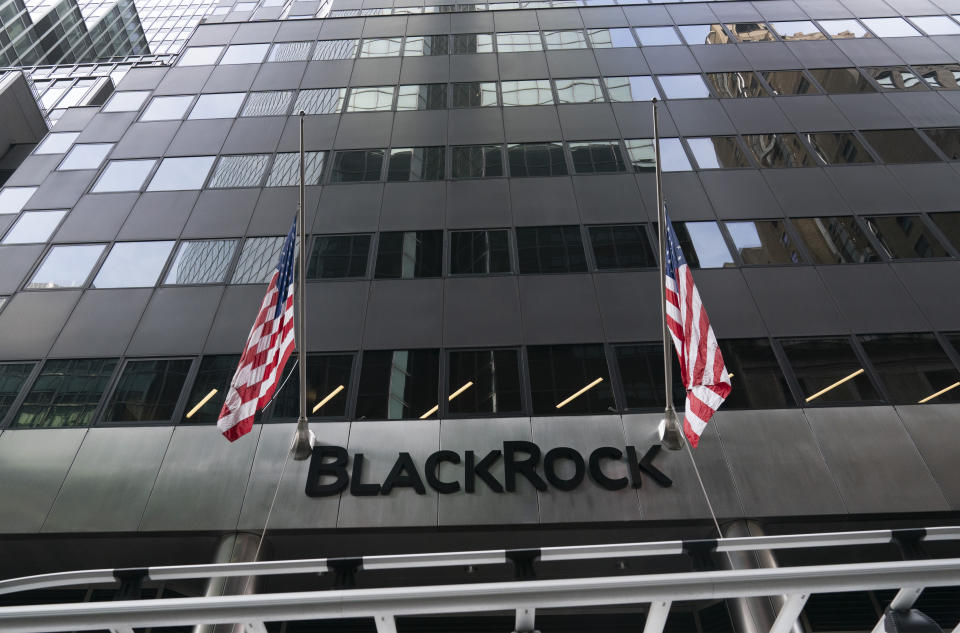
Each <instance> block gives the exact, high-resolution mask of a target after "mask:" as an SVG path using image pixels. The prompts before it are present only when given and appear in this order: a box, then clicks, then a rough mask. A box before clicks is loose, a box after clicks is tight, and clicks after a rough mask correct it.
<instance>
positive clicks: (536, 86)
mask: <svg viewBox="0 0 960 633" xmlns="http://www.w3.org/2000/svg"><path fill="white" fill-rule="evenodd" d="M500 90H501V92H502V93H503V105H504V106H531V105H553V91H552V90H551V89H550V80H549V79H530V80H526V81H502V82H500Z"/></svg>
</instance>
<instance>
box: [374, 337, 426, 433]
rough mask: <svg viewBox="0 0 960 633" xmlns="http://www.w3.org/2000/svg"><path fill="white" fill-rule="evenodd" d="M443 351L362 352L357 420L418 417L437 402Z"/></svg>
mask: <svg viewBox="0 0 960 633" xmlns="http://www.w3.org/2000/svg"><path fill="white" fill-rule="evenodd" d="M439 376H440V352H439V351H437V350H435V349H418V350H394V351H367V352H364V353H363V367H362V369H361V371H360V388H359V393H358V395H357V415H356V417H357V419H364V418H366V419H371V420H403V419H411V418H419V417H421V416H423V415H425V414H427V413H428V412H429V411H430V410H431V409H433V407H435V406H437V403H438V389H437V387H438V384H439Z"/></svg>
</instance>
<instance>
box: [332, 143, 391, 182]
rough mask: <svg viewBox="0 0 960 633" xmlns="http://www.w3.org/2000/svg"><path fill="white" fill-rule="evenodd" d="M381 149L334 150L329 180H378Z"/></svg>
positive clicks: (381, 167)
mask: <svg viewBox="0 0 960 633" xmlns="http://www.w3.org/2000/svg"><path fill="white" fill-rule="evenodd" d="M383 153H384V152H383V150H382V149H358V150H349V151H345V152H334V154H333V168H332V169H331V170H330V182H369V181H376V180H380V172H381V171H382V169H383Z"/></svg>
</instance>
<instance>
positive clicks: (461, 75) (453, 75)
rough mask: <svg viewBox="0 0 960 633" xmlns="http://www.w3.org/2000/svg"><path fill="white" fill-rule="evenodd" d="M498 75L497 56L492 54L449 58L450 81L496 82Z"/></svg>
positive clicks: (452, 56)
mask: <svg viewBox="0 0 960 633" xmlns="http://www.w3.org/2000/svg"><path fill="white" fill-rule="evenodd" d="M473 15H479V14H473ZM456 17H458V16H454V18H456ZM499 73H500V71H499V69H498V67H497V56H496V55H494V54H492V53H486V54H483V55H451V56H450V81H496V80H497V79H498V78H499V76H500V74H499Z"/></svg>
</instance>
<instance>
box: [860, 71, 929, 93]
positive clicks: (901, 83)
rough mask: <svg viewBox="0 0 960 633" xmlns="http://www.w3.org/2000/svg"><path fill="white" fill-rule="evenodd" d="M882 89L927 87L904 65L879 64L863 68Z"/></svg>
mask: <svg viewBox="0 0 960 633" xmlns="http://www.w3.org/2000/svg"><path fill="white" fill-rule="evenodd" d="M863 71H864V72H865V73H867V74H868V75H869V76H870V77H872V78H873V80H874V81H876V82H877V85H879V86H880V88H881V89H882V90H919V91H923V90H926V89H927V84H926V82H925V81H924V80H923V79H921V78H920V77H918V76H917V75H916V74H915V73H914V72H913V71H912V70H910V69H909V68H907V67H906V66H879V67H872V68H864V69H863Z"/></svg>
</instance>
